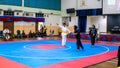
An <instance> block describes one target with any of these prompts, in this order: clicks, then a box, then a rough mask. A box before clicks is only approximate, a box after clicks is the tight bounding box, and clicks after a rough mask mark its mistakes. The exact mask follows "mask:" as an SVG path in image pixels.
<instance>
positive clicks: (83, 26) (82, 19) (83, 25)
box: [78, 16, 87, 33]
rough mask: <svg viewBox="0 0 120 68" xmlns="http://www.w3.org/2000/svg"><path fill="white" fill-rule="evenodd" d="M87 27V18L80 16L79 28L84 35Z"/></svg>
mask: <svg viewBox="0 0 120 68" xmlns="http://www.w3.org/2000/svg"><path fill="white" fill-rule="evenodd" d="M86 26H87V16H79V18H78V28H79V31H80V32H82V33H85V32H86Z"/></svg>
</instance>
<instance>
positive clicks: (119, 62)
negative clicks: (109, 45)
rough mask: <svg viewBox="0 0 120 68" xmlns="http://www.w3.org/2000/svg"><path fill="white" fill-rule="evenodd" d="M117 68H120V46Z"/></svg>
mask: <svg viewBox="0 0 120 68" xmlns="http://www.w3.org/2000/svg"><path fill="white" fill-rule="evenodd" d="M118 68H120V46H119V49H118Z"/></svg>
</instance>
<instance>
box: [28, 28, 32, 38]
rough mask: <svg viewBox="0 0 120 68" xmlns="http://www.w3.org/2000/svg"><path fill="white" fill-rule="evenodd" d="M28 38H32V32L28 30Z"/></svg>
mask: <svg viewBox="0 0 120 68" xmlns="http://www.w3.org/2000/svg"><path fill="white" fill-rule="evenodd" d="M28 36H29V38H32V31H31V30H30V32H29V35H28Z"/></svg>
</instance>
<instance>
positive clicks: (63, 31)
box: [57, 23, 71, 46]
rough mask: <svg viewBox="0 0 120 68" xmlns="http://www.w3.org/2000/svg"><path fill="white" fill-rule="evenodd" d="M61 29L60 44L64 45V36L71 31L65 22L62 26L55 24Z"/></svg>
mask: <svg viewBox="0 0 120 68" xmlns="http://www.w3.org/2000/svg"><path fill="white" fill-rule="evenodd" d="M57 25H58V26H59V27H60V28H61V30H62V34H61V35H62V46H65V45H66V38H67V34H68V33H71V32H70V30H69V29H68V28H67V26H66V23H63V26H61V25H59V24H57Z"/></svg>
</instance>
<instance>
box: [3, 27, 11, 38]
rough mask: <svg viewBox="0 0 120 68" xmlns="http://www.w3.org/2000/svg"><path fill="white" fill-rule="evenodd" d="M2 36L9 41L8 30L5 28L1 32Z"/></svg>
mask: <svg viewBox="0 0 120 68" xmlns="http://www.w3.org/2000/svg"><path fill="white" fill-rule="evenodd" d="M3 36H4V38H5V39H6V40H9V39H10V30H9V29H8V28H7V27H5V29H4V30H3Z"/></svg>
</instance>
